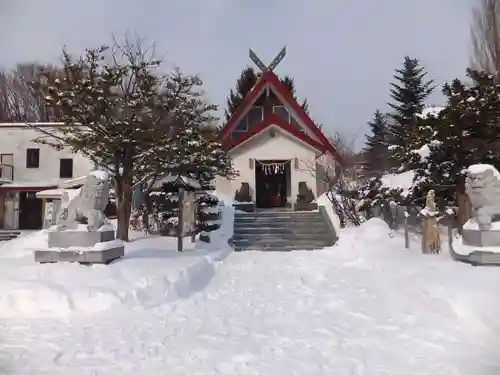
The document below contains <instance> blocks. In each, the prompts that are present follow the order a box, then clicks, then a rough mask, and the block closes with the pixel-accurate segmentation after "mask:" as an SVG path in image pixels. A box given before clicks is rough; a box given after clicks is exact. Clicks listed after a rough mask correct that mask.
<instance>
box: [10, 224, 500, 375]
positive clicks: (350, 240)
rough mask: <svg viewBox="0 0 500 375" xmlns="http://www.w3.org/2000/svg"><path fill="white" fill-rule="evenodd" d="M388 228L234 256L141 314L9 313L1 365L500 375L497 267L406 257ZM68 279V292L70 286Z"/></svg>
mask: <svg viewBox="0 0 500 375" xmlns="http://www.w3.org/2000/svg"><path fill="white" fill-rule="evenodd" d="M388 233H389V230H388V228H387V226H386V225H385V224H384V223H383V222H381V221H380V220H378V219H373V220H370V221H369V222H367V223H365V224H363V225H362V227H360V228H348V229H345V230H343V231H342V232H341V239H340V242H339V244H338V245H337V246H335V247H332V248H330V249H325V250H324V251H309V252H307V251H297V252H290V253H280V252H274V253H264V252H243V253H233V254H231V255H230V256H229V257H227V258H226V259H225V260H224V261H223V262H222V263H221V264H219V265H218V266H216V267H215V269H216V273H215V277H214V278H213V279H212V281H211V282H210V283H209V284H208V286H207V287H206V288H204V289H203V290H202V291H200V292H199V293H194V294H191V295H190V297H189V298H184V299H177V300H175V301H164V300H162V299H160V300H158V303H157V304H156V306H153V307H149V308H145V309H133V310H129V309H128V308H127V306H126V305H123V304H116V306H115V308H113V309H110V310H107V311H105V312H102V313H97V314H93V315H88V314H84V313H77V314H74V316H73V317H72V318H71V319H70V320H66V319H65V320H61V319H25V318H23V317H21V316H20V317H11V318H9V319H2V320H0V322H1V323H0V324H1V327H0V342H1V345H0V367H2V366H3V370H4V371H5V372H6V373H9V374H26V375H27V374H29V375H37V374H50V375H59V374H61V375H62V374H64V375H67V374H73V375H80V374H123V375H127V374H134V375H138V374H141V375H153V374H154V375H157V374H167V373H168V374H170V375H175V374H183V375H185V374H192V375H195V374H203V375H210V374H231V375H234V374H238V375H245V374H273V375H281V374H283V375H292V374H297V375H298V374H300V375H303V374H308V375H313V374H328V375H330V374H336V375H337V374H338V375H342V374H346V375H347V374H349V375H350V374H366V375H368V374H370V375H378V374H389V375H393V374H394V375H400V374H401V375H402V374H404V375H413V374H418V375H423V374H436V375H452V374H453V375H458V374H460V375H461V374H463V375H470V374H481V375H490V374H491V375H493V374H495V375H496V374H498V373H500V357H499V355H498V354H499V350H500V349H499V348H500V321H499V320H498V316H499V315H500V300H499V299H498V298H496V297H497V295H498V288H499V285H500V270H499V269H498V268H474V267H470V266H467V265H465V264H461V263H455V262H453V261H451V260H450V258H449V256H448V254H446V252H445V253H443V254H442V255H439V256H425V255H422V254H420V252H419V246H418V244H416V243H414V244H412V246H413V247H412V249H411V250H405V249H404V247H403V240H402V238H401V237H399V236H398V235H396V236H395V237H390V236H389V234H388ZM186 254H187V253H186ZM153 259H154V262H160V261H162V260H161V258H153ZM138 260H139V259H138V258H136V259H135V260H133V259H131V260H130V261H128V263H129V264H130V267H132V265H131V264H133V263H135V262H136V261H138ZM1 262H2V267H3V262H4V260H1ZM154 262H151V263H148V264H147V265H148V266H151V267H152V270H151V271H150V272H151V273H156V272H157V271H156V268H155V266H153V265H152V263H154ZM124 264H127V262H125V261H124ZM163 264H164V265H165V267H166V265H167V264H168V259H167V260H166V261H164V262H163ZM117 265H119V263H118V264H117ZM142 266H146V264H143V265H142ZM59 267H61V266H59ZM137 267H139V266H137ZM113 268H114V267H110V269H113ZM22 272H23V270H19V272H18V277H21V273H22ZM52 272H53V273H54V274H55V273H56V272H57V273H59V271H58V270H56V269H55V268H52ZM77 272H78V271H76V269H75V270H74V273H77ZM81 272H83V271H81ZM102 272H103V273H101V274H96V275H95V276H96V283H97V282H98V280H97V279H98V278H101V279H105V276H106V273H104V272H105V271H102ZM106 272H111V271H106ZM127 272H128V270H125V269H123V272H122V275H123V276H126V273H127ZM11 274H14V272H12V273H11ZM65 276H66V277H67V278H68V279H67V280H61V281H60V283H59V285H62V284H63V283H64V282H67V283H71V282H72V281H71V278H70V276H71V274H70V273H65ZM55 277H56V276H55V275H54V278H55ZM127 277H129V278H130V279H131V278H132V277H133V276H127ZM5 290H6V289H4V286H3V285H2V293H4V291H5ZM33 308H34V309H35V308H36V307H35V306H33Z"/></svg>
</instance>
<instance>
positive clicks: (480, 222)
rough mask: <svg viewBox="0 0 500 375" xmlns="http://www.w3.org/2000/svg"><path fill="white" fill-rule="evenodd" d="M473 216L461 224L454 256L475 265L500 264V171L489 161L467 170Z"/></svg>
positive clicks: (467, 183) (453, 251) (453, 249)
mask: <svg viewBox="0 0 500 375" xmlns="http://www.w3.org/2000/svg"><path fill="white" fill-rule="evenodd" d="M465 188H466V193H467V197H468V198H469V201H470V203H471V206H472V217H471V218H470V219H469V220H468V221H467V222H466V223H465V224H464V227H463V232H462V243H458V244H457V245H456V246H453V247H452V249H451V251H452V255H453V257H454V258H455V259H457V260H461V261H465V262H468V263H472V264H476V265H483V264H484V265H486V264H490V265H500V220H499V219H500V173H499V172H498V171H497V169H496V168H495V167H493V166H492V165H489V164H475V165H471V166H470V167H469V168H468V169H467V176H466V182H465Z"/></svg>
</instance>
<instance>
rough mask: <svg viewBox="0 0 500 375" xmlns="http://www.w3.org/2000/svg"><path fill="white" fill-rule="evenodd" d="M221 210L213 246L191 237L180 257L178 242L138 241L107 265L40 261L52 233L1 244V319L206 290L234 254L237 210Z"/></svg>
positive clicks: (153, 302)
mask: <svg viewBox="0 0 500 375" xmlns="http://www.w3.org/2000/svg"><path fill="white" fill-rule="evenodd" d="M221 211H222V214H223V220H222V223H221V228H220V229H218V230H216V231H213V232H211V233H210V237H211V242H210V243H208V244H207V243H203V242H200V241H197V242H196V243H195V244H192V243H190V240H189V238H187V239H185V241H184V249H185V251H184V252H182V253H179V252H177V239H175V238H167V237H143V238H137V239H135V240H134V241H132V242H131V243H127V244H126V246H125V257H124V258H122V259H120V260H118V261H116V262H114V263H112V264H110V265H108V266H105V265H94V266H91V267H88V266H81V265H79V264H73V263H56V264H37V263H35V262H34V261H33V250H34V249H44V248H47V237H48V231H47V230H43V231H39V232H35V233H32V234H30V235H26V236H23V237H20V238H18V239H15V240H12V241H8V242H5V243H3V244H0V290H2V293H0V318H69V317H71V316H73V315H74V314H77V313H78V314H93V313H97V312H103V311H106V310H109V309H111V308H113V309H116V308H118V309H120V308H122V309H132V308H150V307H153V306H157V305H160V304H163V303H165V302H169V301H173V300H175V299H178V298H183V297H187V296H189V295H190V294H192V293H193V292H196V291H198V290H200V289H201V288H203V287H204V286H206V284H207V283H208V282H209V281H210V280H211V278H212V277H213V276H214V274H215V268H216V262H218V261H221V260H223V259H224V258H225V257H226V256H227V255H229V253H230V252H231V251H232V248H231V247H230V246H229V244H228V239H229V238H230V237H231V236H232V231H233V217H234V210H232V208H231V207H222V208H221Z"/></svg>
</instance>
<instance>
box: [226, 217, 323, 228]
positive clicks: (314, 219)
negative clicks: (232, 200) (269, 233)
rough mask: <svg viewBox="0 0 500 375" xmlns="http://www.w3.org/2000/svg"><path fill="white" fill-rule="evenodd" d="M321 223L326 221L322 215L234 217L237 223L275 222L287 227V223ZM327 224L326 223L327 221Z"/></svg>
mask: <svg viewBox="0 0 500 375" xmlns="http://www.w3.org/2000/svg"><path fill="white" fill-rule="evenodd" d="M308 223H309V224H314V225H316V224H321V223H325V220H324V219H323V218H322V217H312V218H309V219H298V218H291V219H274V218H258V219H234V224H235V225H237V224H239V225H241V224H244V225H264V224H274V225H281V226H283V227H286V226H287V225H297V224H302V225H303V224H308ZM325 224H326V223H325Z"/></svg>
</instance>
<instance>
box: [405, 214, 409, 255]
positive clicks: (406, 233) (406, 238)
mask: <svg viewBox="0 0 500 375" xmlns="http://www.w3.org/2000/svg"><path fill="white" fill-rule="evenodd" d="M404 216H405V219H404V226H405V249H409V248H410V233H409V229H408V216H409V213H408V208H407V207H405V211H404Z"/></svg>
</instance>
